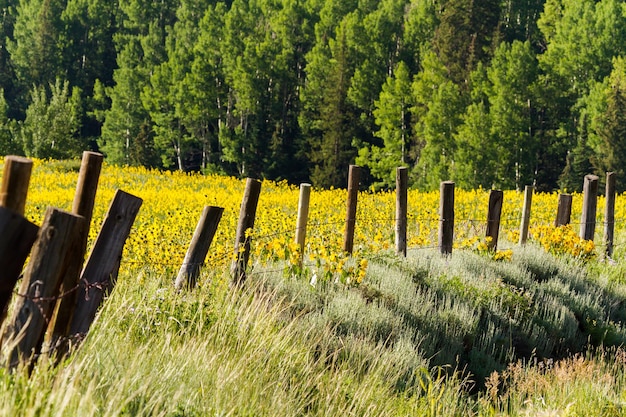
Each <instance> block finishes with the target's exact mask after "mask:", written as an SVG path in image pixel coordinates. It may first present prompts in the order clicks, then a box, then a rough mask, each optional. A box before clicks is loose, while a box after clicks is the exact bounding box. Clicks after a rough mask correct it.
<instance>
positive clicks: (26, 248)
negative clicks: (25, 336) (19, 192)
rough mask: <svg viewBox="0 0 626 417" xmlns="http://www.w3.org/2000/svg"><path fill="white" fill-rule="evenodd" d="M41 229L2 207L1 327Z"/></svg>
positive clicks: (0, 259)
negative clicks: (16, 285)
mask: <svg viewBox="0 0 626 417" xmlns="http://www.w3.org/2000/svg"><path fill="white" fill-rule="evenodd" d="M38 230H39V227H37V226H35V225H34V224H33V223H31V222H29V221H28V220H26V219H25V218H24V217H22V216H20V215H19V214H17V213H15V212H13V211H11V210H9V209H7V208H4V207H0V325H1V324H2V322H3V320H4V318H5V316H6V309H7V307H8V305H9V301H10V300H11V296H12V295H13V289H14V288H15V284H16V283H17V280H18V278H19V276H20V274H21V273H22V268H23V267H24V262H26V258H27V257H28V254H29V253H30V249H31V247H32V246H33V243H35V239H36V238H37V231H38Z"/></svg>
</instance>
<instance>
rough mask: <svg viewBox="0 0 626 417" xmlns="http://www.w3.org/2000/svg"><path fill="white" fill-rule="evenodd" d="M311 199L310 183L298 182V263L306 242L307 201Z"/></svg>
mask: <svg viewBox="0 0 626 417" xmlns="http://www.w3.org/2000/svg"><path fill="white" fill-rule="evenodd" d="M310 201H311V184H306V183H305V184H300V198H299V199H298V219H297V220H296V244H297V245H298V247H299V248H300V263H302V257H303V256H304V244H305V242H306V226H307V223H308V221H309V203H310Z"/></svg>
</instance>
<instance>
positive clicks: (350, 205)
mask: <svg viewBox="0 0 626 417" xmlns="http://www.w3.org/2000/svg"><path fill="white" fill-rule="evenodd" d="M360 182H361V167H359V166H357V165H350V171H349V172H348V199H347V201H346V227H345V229H344V233H343V251H344V252H345V253H348V254H352V250H353V249H354V228H355V226H356V206H357V199H358V196H359V183H360Z"/></svg>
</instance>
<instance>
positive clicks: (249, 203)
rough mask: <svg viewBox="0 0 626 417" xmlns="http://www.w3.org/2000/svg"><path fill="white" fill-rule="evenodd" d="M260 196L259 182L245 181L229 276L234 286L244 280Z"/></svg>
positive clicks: (253, 180)
mask: <svg viewBox="0 0 626 417" xmlns="http://www.w3.org/2000/svg"><path fill="white" fill-rule="evenodd" d="M260 194H261V181H260V180H257V179H253V178H248V179H247V180H246V189H245V191H244V194H243V200H242V201H241V209H240V210H239V222H238V223H237V234H236V237H235V260H234V261H233V263H232V266H231V275H232V279H233V283H234V284H235V285H241V284H243V283H244V282H245V280H246V268H247V267H248V260H249V258H250V240H251V238H250V236H249V233H250V232H251V231H252V230H253V229H254V220H255V218H256V208H257V205H258V203H259V195H260Z"/></svg>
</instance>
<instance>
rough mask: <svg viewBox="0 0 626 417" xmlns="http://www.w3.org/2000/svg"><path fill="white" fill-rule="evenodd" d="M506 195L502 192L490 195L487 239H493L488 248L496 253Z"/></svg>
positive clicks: (493, 192) (492, 192) (492, 191)
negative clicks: (503, 201) (503, 202)
mask: <svg viewBox="0 0 626 417" xmlns="http://www.w3.org/2000/svg"><path fill="white" fill-rule="evenodd" d="M503 198H504V194H503V193H502V191H501V190H491V192H490V193H489V209H488V210H487V232H486V233H485V236H486V237H490V238H491V239H490V240H489V242H487V248H488V249H489V250H492V251H495V250H496V249H497V248H498V235H499V233H500V216H501V214H502V200H503Z"/></svg>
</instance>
